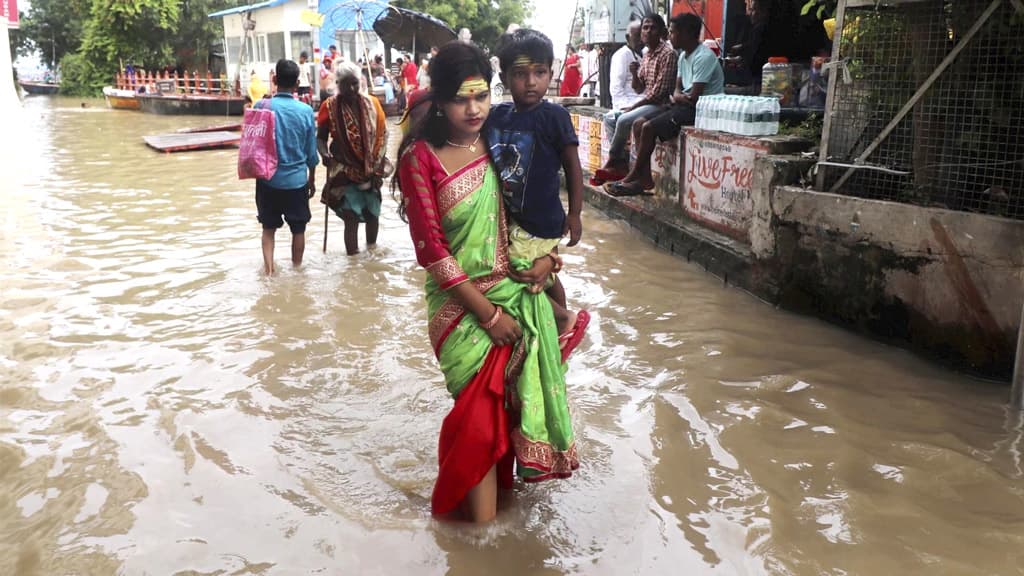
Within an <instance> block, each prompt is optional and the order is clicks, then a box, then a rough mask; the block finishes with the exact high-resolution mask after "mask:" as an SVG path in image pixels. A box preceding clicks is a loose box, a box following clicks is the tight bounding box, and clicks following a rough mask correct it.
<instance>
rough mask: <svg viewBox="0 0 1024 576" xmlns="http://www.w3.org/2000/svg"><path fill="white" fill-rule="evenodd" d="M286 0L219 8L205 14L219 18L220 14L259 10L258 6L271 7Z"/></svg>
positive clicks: (270, 0)
mask: <svg viewBox="0 0 1024 576" xmlns="http://www.w3.org/2000/svg"><path fill="white" fill-rule="evenodd" d="M287 1H288V0H267V1H266V2H257V3H255V4H250V5H248V6H239V7H237V8H228V9H227V10H221V11H220V12H214V13H213V14H207V17H208V18H219V17H221V16H228V15H230V14H239V13H241V12H249V11H250V10H259V9H260V8H271V7H273V6H277V5H279V4H284V3H285V2H287Z"/></svg>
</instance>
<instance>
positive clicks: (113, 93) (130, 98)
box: [103, 86, 139, 110]
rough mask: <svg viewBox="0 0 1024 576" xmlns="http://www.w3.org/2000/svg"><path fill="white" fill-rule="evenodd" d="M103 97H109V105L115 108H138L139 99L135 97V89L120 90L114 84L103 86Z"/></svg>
mask: <svg viewBox="0 0 1024 576" xmlns="http://www.w3.org/2000/svg"><path fill="white" fill-rule="evenodd" d="M103 97H104V98H106V99H107V106H110V107H111V108H113V109H114V110H138V109H139V101H138V99H136V98H135V92H134V91H133V90H119V89H117V88H114V87H113V86H105V87H104V88H103Z"/></svg>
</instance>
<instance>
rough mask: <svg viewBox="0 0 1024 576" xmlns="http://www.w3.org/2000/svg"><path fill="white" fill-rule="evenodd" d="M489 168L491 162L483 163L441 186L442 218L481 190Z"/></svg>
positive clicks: (439, 191)
mask: <svg viewBox="0 0 1024 576" xmlns="http://www.w3.org/2000/svg"><path fill="white" fill-rule="evenodd" d="M489 167H490V163H489V162H486V161H482V162H480V163H479V164H477V165H476V166H474V167H472V168H469V169H467V170H466V171H465V172H463V173H462V174H460V175H458V176H456V177H455V178H452V179H450V180H449V181H448V182H445V183H443V184H442V185H441V188H440V189H439V190H438V191H437V212H438V214H439V215H440V217H441V218H444V217H445V215H446V214H448V211H449V210H451V209H452V208H454V207H455V206H456V205H457V204H458V203H459V202H462V201H463V200H465V199H466V197H468V196H469V195H470V194H472V193H473V192H474V191H476V190H477V189H478V188H480V185H481V184H483V181H484V175H485V174H486V173H487V169H488V168H489Z"/></svg>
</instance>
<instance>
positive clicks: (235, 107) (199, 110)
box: [135, 94, 245, 116]
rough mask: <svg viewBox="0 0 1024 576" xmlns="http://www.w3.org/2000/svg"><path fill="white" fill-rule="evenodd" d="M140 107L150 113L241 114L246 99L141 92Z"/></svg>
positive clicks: (192, 114)
mask: <svg viewBox="0 0 1024 576" xmlns="http://www.w3.org/2000/svg"><path fill="white" fill-rule="evenodd" d="M135 98H136V100H138V102H139V108H140V109H141V110H142V111H143V112H146V113H149V114H163V115H191V116H225V115H226V116H241V115H242V109H243V107H244V106H245V99H244V98H239V97H235V96H202V95H187V94H181V95H175V96H167V95H160V94H139V95H138V96H136V97H135Z"/></svg>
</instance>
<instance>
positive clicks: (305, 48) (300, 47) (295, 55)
mask: <svg viewBox="0 0 1024 576" xmlns="http://www.w3.org/2000/svg"><path fill="white" fill-rule="evenodd" d="M312 41H313V40H312V35H311V34H310V33H309V32H292V42H291V44H292V54H291V58H292V60H295V61H296V62H298V61H299V54H301V53H302V52H305V53H306V54H307V55H309V56H312V54H313V47H312V46H310V45H309V44H310V42H312Z"/></svg>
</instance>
